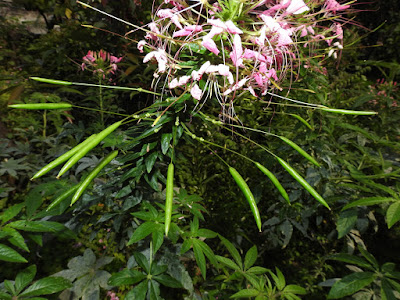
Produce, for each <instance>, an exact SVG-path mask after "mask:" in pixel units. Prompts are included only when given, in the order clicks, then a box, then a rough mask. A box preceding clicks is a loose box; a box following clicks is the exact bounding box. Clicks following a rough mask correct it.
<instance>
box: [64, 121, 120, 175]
mask: <svg viewBox="0 0 400 300" xmlns="http://www.w3.org/2000/svg"><path fill="white" fill-rule="evenodd" d="M121 124H122V121H118V122H116V123H114V124H112V125H110V126H109V127H107V128H106V129H104V130H103V131H101V132H99V133H98V134H96V136H95V137H94V138H93V139H92V140H91V141H90V142H89V143H87V144H86V145H85V146H84V147H82V148H81V149H80V151H79V152H77V153H76V154H75V155H74V156H72V157H71V158H70V159H69V160H68V161H67V162H66V163H65V165H64V166H63V167H62V168H61V170H60V172H59V173H58V175H57V178H60V176H62V175H63V174H64V173H65V172H67V171H68V170H69V169H70V168H71V167H72V166H73V165H74V164H76V163H77V162H78V160H80V159H81V158H82V157H84V156H85V155H86V154H87V153H88V152H89V151H90V150H92V149H93V148H94V147H96V146H97V145H98V144H99V143H100V142H101V141H102V140H103V139H104V138H105V137H106V136H108V135H109V134H110V133H111V132H113V131H114V130H115V129H117V128H118V127H119V126H120V125H121Z"/></svg>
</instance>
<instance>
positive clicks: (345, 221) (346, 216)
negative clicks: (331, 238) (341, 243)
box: [336, 209, 358, 239]
mask: <svg viewBox="0 0 400 300" xmlns="http://www.w3.org/2000/svg"><path fill="white" fill-rule="evenodd" d="M357 219H358V217H357V210H356V209H350V210H345V211H342V212H341V214H340V215H339V218H338V220H337V224H336V230H337V231H338V239H341V238H342V237H344V236H345V235H346V234H348V233H349V232H350V230H352V229H353V228H354V225H355V224H356V222H357Z"/></svg>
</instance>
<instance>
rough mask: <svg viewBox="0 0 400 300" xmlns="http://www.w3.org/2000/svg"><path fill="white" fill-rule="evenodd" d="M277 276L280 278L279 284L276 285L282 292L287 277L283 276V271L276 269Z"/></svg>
mask: <svg viewBox="0 0 400 300" xmlns="http://www.w3.org/2000/svg"><path fill="white" fill-rule="evenodd" d="M275 271H276V275H277V276H278V282H277V283H276V287H277V288H278V289H279V290H280V291H281V290H283V288H284V287H285V285H286V280H285V276H283V274H282V272H281V270H279V269H278V268H277V267H275Z"/></svg>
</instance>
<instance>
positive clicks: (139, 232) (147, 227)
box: [127, 222, 160, 246]
mask: <svg viewBox="0 0 400 300" xmlns="http://www.w3.org/2000/svg"><path fill="white" fill-rule="evenodd" d="M159 225H160V224H156V223H154V222H145V223H143V224H141V225H140V226H139V227H138V228H136V230H135V232H134V233H133V234H132V236H131V238H130V240H129V242H128V244H127V246H129V245H131V244H133V243H137V242H138V241H140V240H142V239H144V238H145V237H146V236H148V235H150V234H151V233H153V232H154V231H156V230H158V229H159Z"/></svg>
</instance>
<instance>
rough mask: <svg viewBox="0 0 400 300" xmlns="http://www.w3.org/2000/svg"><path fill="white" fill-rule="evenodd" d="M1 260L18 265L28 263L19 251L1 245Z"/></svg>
mask: <svg viewBox="0 0 400 300" xmlns="http://www.w3.org/2000/svg"><path fill="white" fill-rule="evenodd" d="M0 260H4V261H8V262H18V263H26V262H28V261H27V260H26V259H25V258H23V257H22V256H21V255H20V254H19V253H18V252H17V251H15V250H14V249H12V248H10V247H8V246H6V245H3V244H0Z"/></svg>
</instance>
